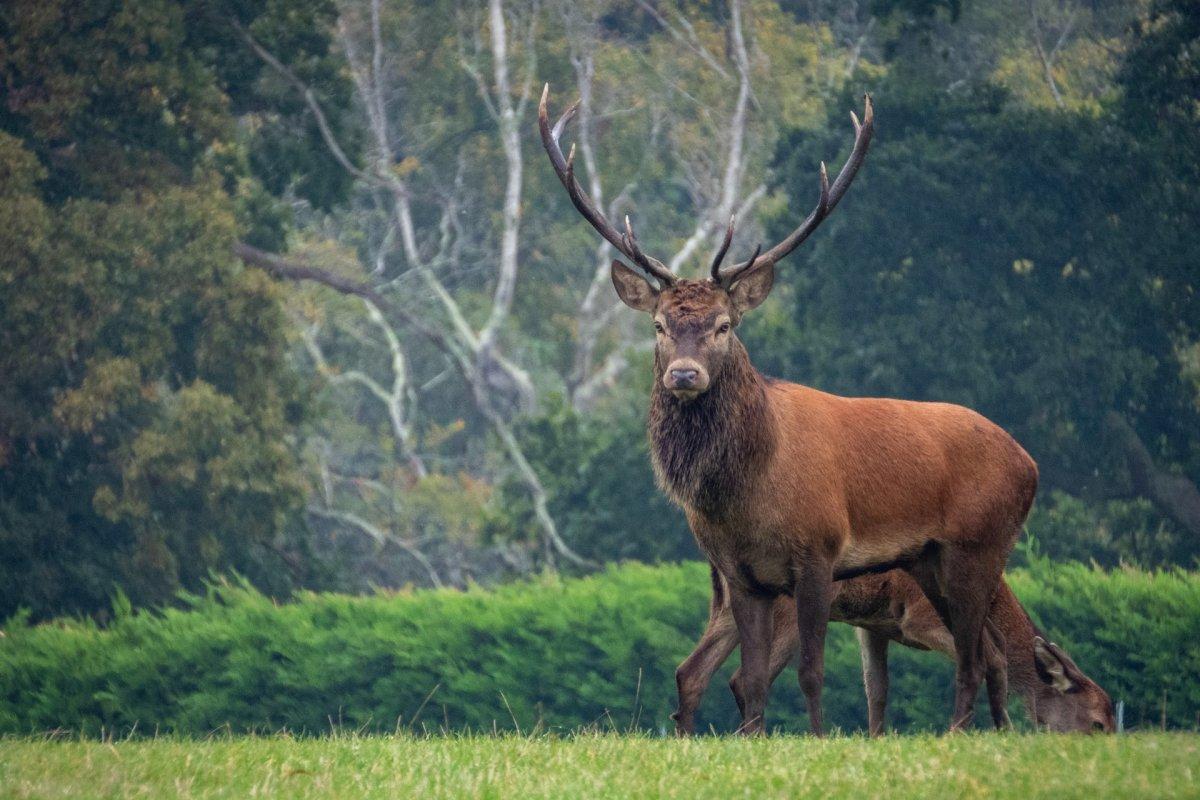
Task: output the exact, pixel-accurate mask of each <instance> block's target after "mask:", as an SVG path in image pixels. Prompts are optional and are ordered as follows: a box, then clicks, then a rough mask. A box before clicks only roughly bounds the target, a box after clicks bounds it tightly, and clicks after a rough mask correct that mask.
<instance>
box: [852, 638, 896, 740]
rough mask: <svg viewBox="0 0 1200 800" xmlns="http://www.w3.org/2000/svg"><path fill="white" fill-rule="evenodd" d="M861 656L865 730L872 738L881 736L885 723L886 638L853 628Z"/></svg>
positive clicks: (886, 687) (886, 688)
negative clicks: (865, 703)
mask: <svg viewBox="0 0 1200 800" xmlns="http://www.w3.org/2000/svg"><path fill="white" fill-rule="evenodd" d="M854 633H855V634H856V635H857V636H858V650H859V654H860V655H861V656H862V670H863V689H865V690H866V693H867V730H868V731H869V732H870V734H871V735H872V736H880V735H881V734H883V731H884V726H885V725H886V722H887V716H886V715H887V697H888V665H887V656H888V637H886V636H884V635H882V634H879V633H875V632H873V631H869V630H867V629H866V628H855V629H854Z"/></svg>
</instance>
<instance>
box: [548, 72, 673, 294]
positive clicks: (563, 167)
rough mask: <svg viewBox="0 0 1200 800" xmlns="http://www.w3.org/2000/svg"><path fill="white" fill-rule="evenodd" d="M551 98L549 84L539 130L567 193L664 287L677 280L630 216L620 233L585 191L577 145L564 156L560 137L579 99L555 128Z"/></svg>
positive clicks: (599, 228)
mask: <svg viewBox="0 0 1200 800" xmlns="http://www.w3.org/2000/svg"><path fill="white" fill-rule="evenodd" d="M549 99H550V84H548V83H547V84H546V87H545V88H544V89H542V100H541V102H540V103H538V129H539V130H540V131H541V134H542V146H544V147H545V148H546V153H547V154H548V155H549V156H550V163H551V164H553V165H554V171H555V172H556V173H558V179H559V180H560V181H562V185H563V186H565V187H566V189H567V194H569V195H570V196H571V202H572V203H574V204H575V208H577V209H578V210H579V213H580V214H582V215H583V218H584V219H586V220H587V221H588V222H590V223H591V224H592V227H593V228H595V229H596V230H597V231H598V232H599V233H600V235H601V236H603V237H604V238H605V239H607V240H608V242H609V244H611V245H612V246H613V247H615V248H617V250H618V251H619V252H620V253H621V254H623V255H624V256H625V257H626V258H628V259H629V260H630V261H632V262H633V263H635V264H637V265H638V266H639V267H641V268H642V269H643V270H645V271H646V273H647V274H649V275H653V276H654V277H655V278H657V279H658V281H659V283H661V284H662V285H663V286H670V285H671V284H673V283H675V276H674V275H672V274H671V270H669V269H667V267H666V265H665V264H663V263H662V262H661V261H659V260H658V259H656V258H651V257H650V256H648V255H646V254H645V253H643V252H642V250H641V248H640V247H638V243H637V237H636V236H634V233H633V225H631V224H630V222H629V217H625V232H624V233H620V232H619V231H617V229H616V228H614V227H613V226H612V224H611V223H610V222H609V221H608V220H607V219H605V217H604V215H603V214H602V213H600V210H599V209H597V208H596V206H595V205H594V204H593V203H592V201H591V199H590V198H589V197H588V196H587V195H586V194H585V193H584V191H583V188H582V187H581V186H580V185H579V181H577V180H575V145H571V152H570V154H569V155H567V156H566V157H565V158H564V157H563V152H562V147H561V146H560V145H559V143H558V140H559V138H560V137H562V134H563V130H564V129H565V128H566V127H567V124H568V123H569V122H570V121H571V120H572V119H573V118H574V116H575V112H576V111H578V110H579V101H578V100H577V101H575V103H573V104H572V105H571V107H570V108H568V109H567V110H566V111H564V112H563V115H562V116H561V117H559V118H558V122H556V123H554V127H553V128H551V127H550V116H549V113H548V112H547V110H546V103H547V102H548V101H549Z"/></svg>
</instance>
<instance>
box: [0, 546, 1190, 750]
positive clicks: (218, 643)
mask: <svg viewBox="0 0 1200 800" xmlns="http://www.w3.org/2000/svg"><path fill="white" fill-rule="evenodd" d="M707 572H708V569H707V566H706V565H704V564H700V563H696V562H691V563H688V564H684V565H679V566H665V567H657V568H651V567H645V566H641V565H629V566H625V567H620V568H610V569H608V570H607V571H605V572H603V573H601V574H598V575H595V576H592V577H590V578H585V579H570V580H559V579H554V578H547V579H544V580H540V581H534V582H528V583H520V584H510V585H508V586H505V587H502V588H500V589H498V590H495V591H484V590H480V589H473V590H470V591H467V592H458V591H450V590H437V591H418V592H414V593H411V594H400V595H375V596H369V597H358V598H354V597H348V596H345V595H336V594H303V595H301V596H299V597H298V598H296V600H295V601H294V602H291V603H287V604H284V605H279V604H277V603H274V602H272V601H271V599H269V598H267V597H264V596H263V595H261V594H259V593H258V592H256V591H254V590H253V589H250V588H248V587H246V586H240V585H229V584H222V585H219V586H215V587H212V588H210V589H209V591H208V592H207V593H206V594H205V595H203V596H199V597H193V598H191V600H190V603H191V608H190V609H188V610H182V609H171V610H164V611H162V612H160V613H149V612H141V613H134V612H132V611H130V609H129V607H128V604H127V602H126V603H125V605H123V606H119V607H118V610H117V614H116V618H115V620H114V621H113V623H112V624H111V625H110V626H109V627H108V628H105V629H101V628H98V627H97V626H96V625H95V623H93V622H90V621H79V622H62V623H60V624H56V625H44V626H36V627H30V626H27V625H26V623H25V622H24V621H23V620H20V619H14V620H10V621H9V623H8V624H7V625H6V626H5V638H3V639H0V731H3V732H8V733H15V732H21V733H29V732H37V731H44V730H49V729H60V728H61V729H67V730H72V731H82V732H85V733H88V734H93V735H94V734H97V733H99V732H100V729H101V727H102V726H103V728H104V730H105V731H107V732H109V733H110V734H111V733H114V732H118V733H120V732H127V731H129V730H131V729H132V728H133V727H134V725H135V724H136V726H137V730H138V731H139V732H143V733H148V732H151V731H159V732H162V733H167V732H175V733H180V734H185V735H193V736H204V735H206V734H208V733H209V732H211V731H212V730H215V729H219V728H223V727H225V726H226V725H228V726H230V728H232V729H233V730H234V731H246V730H259V731H263V730H269V731H276V730H279V729H280V728H287V729H288V730H291V731H295V732H298V733H309V734H313V733H321V732H324V731H328V729H329V725H330V723H331V721H333V722H335V723H338V724H341V725H344V726H346V727H347V728H354V729H357V728H360V727H362V728H365V729H367V730H387V731H391V730H393V729H394V728H395V727H397V726H401V727H411V728H412V729H415V730H417V731H420V730H421V729H422V726H428V728H429V729H432V730H437V729H440V728H441V727H442V726H443V725H449V727H450V728H451V729H460V728H462V727H464V726H468V727H470V728H471V729H473V730H476V731H491V730H493V726H495V727H497V728H499V729H503V730H511V729H512V727H513V725H514V723H515V724H517V725H519V726H520V727H521V729H522V730H530V729H532V728H534V726H535V725H537V724H538V723H539V722H540V723H541V724H542V725H544V726H546V727H548V728H550V729H551V730H562V729H572V728H577V727H581V726H598V727H600V728H605V729H607V728H609V727H610V726H614V727H616V728H617V729H619V730H626V729H629V728H631V727H638V728H643V729H649V730H652V731H654V730H659V729H662V728H666V727H669V725H670V722H669V719H668V714H669V713H670V711H671V710H672V709H673V707H674V702H675V680H674V671H675V667H676V665H677V664H678V663H679V661H680V660H682V658H683V657H684V656H685V655H686V654H687V653H688V651H689V650H690V649H691V647H692V646H693V644H694V642H695V639H696V638H697V637H698V635H699V633H700V629H701V628H702V627H703V623H704V618H705V614H704V610H705V608H706V607H707V601H708V575H707ZM1011 583H1012V585H1013V588H1014V590H1015V591H1016V593H1017V595H1018V596H1019V597H1020V598H1021V600H1022V602H1023V603H1025V604H1026V606H1027V608H1028V609H1029V611H1030V613H1031V614H1032V615H1033V616H1034V617H1035V618H1036V620H1037V621H1038V622H1039V624H1040V625H1042V626H1043V627H1044V629H1045V630H1046V631H1047V632H1048V634H1049V635H1050V636H1051V637H1052V638H1053V639H1054V640H1055V641H1057V642H1059V643H1061V644H1062V645H1063V646H1064V647H1065V648H1066V649H1067V651H1068V652H1070V653H1071V654H1072V656H1073V657H1074V658H1075V659H1076V660H1077V661H1078V663H1079V664H1080V665H1081V666H1082V667H1083V669H1084V670H1085V671H1086V672H1087V673H1088V674H1089V675H1091V676H1092V677H1093V678H1094V679H1095V680H1096V681H1097V682H1098V683H1100V685H1101V686H1103V687H1105V688H1106V689H1107V690H1108V691H1109V692H1110V693H1111V694H1112V697H1113V698H1114V700H1124V701H1125V702H1126V706H1127V708H1126V722H1127V724H1129V725H1130V726H1131V727H1136V726H1153V727H1157V726H1158V724H1159V722H1160V720H1161V718H1162V714H1163V708H1164V702H1165V711H1166V720H1167V723H1168V725H1171V726H1191V725H1192V724H1193V722H1194V714H1195V708H1196V705H1197V703H1200V693H1198V692H1200V688H1198V687H1197V686H1196V685H1195V684H1194V683H1188V682H1187V681H1181V680H1180V676H1186V675H1193V674H1195V673H1196V670H1197V669H1200V650H1198V649H1197V646H1196V645H1195V642H1196V641H1197V640H1198V636H1200V630H1198V629H1197V626H1198V625H1200V581H1198V579H1197V578H1196V576H1195V575H1194V574H1190V573H1183V572H1163V573H1147V572H1140V571H1136V570H1132V569H1124V570H1118V571H1114V572H1103V571H1100V570H1093V569H1089V568H1086V567H1083V566H1081V565H1078V564H1076V565H1051V564H1049V563H1047V562H1044V561H1040V560H1036V559H1035V560H1034V563H1033V565H1032V567H1031V568H1030V569H1029V570H1028V571H1020V572H1018V573H1016V574H1015V575H1013V576H1012V577H1011ZM889 660H890V667H891V672H892V681H891V703H890V708H889V719H890V720H891V723H892V724H893V725H894V726H896V727H897V728H898V729H900V730H909V731H911V730H921V729H926V730H943V729H944V728H945V725H946V720H947V717H948V713H949V708H950V700H951V695H952V684H953V681H952V680H951V679H950V676H951V675H952V674H953V665H952V664H951V663H950V662H949V661H948V660H946V659H945V658H943V657H941V656H939V655H935V654H932V653H922V652H918V651H914V650H910V649H906V648H902V647H899V646H893V647H892V650H891V654H890V659H889ZM736 661H737V659H736V657H735V658H733V659H731V662H733V663H730V664H728V665H727V666H726V667H725V669H724V670H723V671H722V672H721V673H719V674H718V675H717V676H716V677H715V678H714V680H713V682H712V687H711V688H710V690H709V693H708V695H707V696H706V698H705V702H704V704H703V707H702V711H703V719H702V721H701V727H702V728H707V726H708V725H710V724H711V725H713V726H714V727H715V728H716V729H717V730H721V731H729V730H733V729H734V728H735V727H736V725H737V722H736V717H737V714H736V710H735V709H734V707H733V702H732V700H731V699H730V697H729V692H728V690H727V688H726V681H727V679H728V676H729V672H730V670H731V669H732V668H733V667H734V666H736ZM826 670H827V683H826V688H825V703H826V716H827V719H828V720H830V721H831V723H832V724H835V725H838V726H840V727H841V728H842V729H843V730H846V731H852V730H861V729H863V728H864V727H865V724H866V708H865V705H866V704H865V700H864V698H863V694H862V691H863V690H862V684H861V682H860V681H861V672H860V669H859V659H858V652H857V646H856V644H855V640H854V636H853V634H852V632H851V629H850V627H849V626H847V625H835V626H833V627H831V629H830V641H829V644H828V646H827V655H826ZM802 708H803V702H802V700H801V696H800V693H799V689H798V687H797V686H796V680H795V677H794V674H793V673H792V672H791V671H790V670H789V671H787V672H785V673H784V674H783V675H781V676H780V679H779V680H778V681H777V683H776V686H775V691H774V695H773V697H772V704H771V707H770V711H769V713H770V721H771V723H772V725H774V726H778V727H781V728H783V729H785V730H790V731H801V730H805V729H806V726H805V720H804V715H803V713H802V712H801V711H800V709H802ZM979 716H980V717H981V718H983V719H986V714H980V715H979Z"/></svg>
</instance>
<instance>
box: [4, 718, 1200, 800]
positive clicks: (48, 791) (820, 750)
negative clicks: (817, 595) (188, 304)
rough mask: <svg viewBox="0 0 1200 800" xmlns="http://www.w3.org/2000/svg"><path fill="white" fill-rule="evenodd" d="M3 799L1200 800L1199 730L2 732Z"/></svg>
mask: <svg viewBox="0 0 1200 800" xmlns="http://www.w3.org/2000/svg"><path fill="white" fill-rule="evenodd" d="M0 795H2V796H3V797H19V798H43V797H47V798H49V797H53V798H68V797H69V798H92V797H96V798H101V797H121V798H129V797H147V798H162V797H194V798H210V797H238V798H243V797H245V798H249V797H299V798H304V797H338V798H354V799H355V800H358V799H359V798H374V797H380V798H403V797H421V798H431V797H472V798H474V797H506V798H507V797H519V798H532V797H554V798H558V797H586V798H600V797H630V798H634V797H636V798H642V797H686V798H697V797H721V798H724V797H767V798H773V797H820V798H835V797H853V798H861V799H862V800H866V798H874V797H888V798H907V797H911V798H936V797H1000V798H1005V797H1013V798H1027V797H1054V798H1070V797H1086V798H1094V797H1121V798H1130V797H1155V798H1158V797H1200V736H1197V735H1195V734H1170V733H1144V734H1133V735H1127V736H1108V737H1083V736H1055V735H1047V734H1036V735H1020V734H1011V735H997V734H978V735H959V736H942V737H935V736H892V737H887V738H884V739H881V740H877V741H871V740H867V739H863V738H857V737H834V738H830V739H826V740H816V739H812V738H806V737H790V736H778V737H771V738H766V739H741V738H726V737H704V738H699V739H693V740H688V741H680V740H675V739H657V738H650V737H643V736H628V735H615V734H614V735H577V736H571V737H565V738H555V737H548V736H534V737H521V736H500V737H490V736H450V737H433V738H415V737H410V736H395V737H391V736H387V737H383V736H380V737H365V736H362V737H360V736H348V735H341V736H333V737H328V738H317V739H292V738H289V737H284V736H275V737H258V738H256V737H217V738H213V739H209V740H205V741H197V740H183V739H156V740H134V741H124V742H120V741H119V742H115V743H106V742H99V741H79V740H74V741H46V740H36V739H20V738H8V739H3V740H0Z"/></svg>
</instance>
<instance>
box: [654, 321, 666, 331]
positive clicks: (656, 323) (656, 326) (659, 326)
mask: <svg viewBox="0 0 1200 800" xmlns="http://www.w3.org/2000/svg"><path fill="white" fill-rule="evenodd" d="M654 332H655V333H666V331H665V330H663V326H662V323H661V322H659V321H658V320H654Z"/></svg>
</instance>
